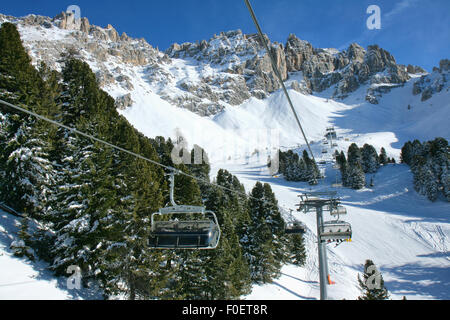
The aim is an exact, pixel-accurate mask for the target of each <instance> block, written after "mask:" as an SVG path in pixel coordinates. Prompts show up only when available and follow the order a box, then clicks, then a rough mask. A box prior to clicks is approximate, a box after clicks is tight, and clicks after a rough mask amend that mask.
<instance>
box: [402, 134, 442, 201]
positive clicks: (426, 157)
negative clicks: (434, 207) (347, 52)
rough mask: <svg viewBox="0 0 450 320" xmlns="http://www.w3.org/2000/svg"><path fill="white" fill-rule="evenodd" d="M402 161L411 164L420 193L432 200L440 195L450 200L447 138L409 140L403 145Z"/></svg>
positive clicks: (416, 188)
mask: <svg viewBox="0 0 450 320" xmlns="http://www.w3.org/2000/svg"><path fill="white" fill-rule="evenodd" d="M401 161H402V162H403V163H406V164H407V165H409V166H410V168H411V171H412V173H413V176H414V188H415V190H416V191H417V192H418V193H419V194H421V195H424V196H426V197H427V198H428V199H430V200H431V201H435V200H437V199H438V198H440V197H442V198H443V199H445V200H447V201H450V174H449V165H450V149H449V146H448V141H447V140H446V139H444V138H441V137H439V138H436V139H434V140H430V141H426V142H424V143H421V142H420V141H419V140H417V139H416V140H414V141H412V142H411V141H408V142H406V143H405V144H404V145H403V147H402V151H401Z"/></svg>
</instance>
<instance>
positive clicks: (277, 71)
mask: <svg viewBox="0 0 450 320" xmlns="http://www.w3.org/2000/svg"><path fill="white" fill-rule="evenodd" d="M244 1H245V4H246V5H247V8H248V11H249V12H250V15H251V16H252V19H253V22H254V24H255V26H256V29H257V30H258V34H259V37H260V39H261V42H262V43H263V45H264V47H265V49H266V51H267V54H268V55H269V57H270V61H271V62H272V68H273V70H274V72H275V75H276V76H277V77H278V80H279V82H280V84H281V87H282V88H283V91H284V94H285V95H286V98H287V100H288V103H289V106H290V107H291V110H292V112H293V113H294V117H295V120H296V122H297V124H298V126H299V128H300V131H301V133H302V135H303V138H304V139H305V142H306V145H307V146H308V149H309V152H310V153H311V157H312V158H313V160H314V162H316V159H315V158H314V153H313V152H312V150H311V146H310V145H309V142H308V139H307V138H306V134H305V132H304V130H303V127H302V125H301V123H300V120H299V118H298V116H297V112H296V111H295V109H294V105H293V104H292V101H291V97H290V96H289V93H288V91H287V89H286V86H285V85H284V82H283V78H282V77H281V74H280V71H279V70H278V67H277V64H276V61H275V58H274V56H273V54H272V51H271V50H270V49H269V46H268V44H267V42H266V39H265V38H264V35H263V32H262V30H261V27H260V25H259V23H258V20H257V19H256V15H255V12H254V11H253V8H252V6H251V4H250V1H249V0H244Z"/></svg>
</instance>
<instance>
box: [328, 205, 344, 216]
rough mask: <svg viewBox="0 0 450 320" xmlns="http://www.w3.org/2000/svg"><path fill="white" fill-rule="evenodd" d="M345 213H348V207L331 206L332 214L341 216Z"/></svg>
mask: <svg viewBox="0 0 450 320" xmlns="http://www.w3.org/2000/svg"><path fill="white" fill-rule="evenodd" d="M343 214H347V209H346V208H345V207H344V206H337V207H335V208H331V210H330V215H332V216H338V215H339V216H340V215H343Z"/></svg>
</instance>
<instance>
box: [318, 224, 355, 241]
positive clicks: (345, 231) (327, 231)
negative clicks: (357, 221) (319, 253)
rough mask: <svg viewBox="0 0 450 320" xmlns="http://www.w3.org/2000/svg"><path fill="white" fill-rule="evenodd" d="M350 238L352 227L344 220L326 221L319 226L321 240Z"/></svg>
mask: <svg viewBox="0 0 450 320" xmlns="http://www.w3.org/2000/svg"><path fill="white" fill-rule="evenodd" d="M351 238H352V227H351V225H350V223H348V222H345V221H326V222H324V223H323V225H322V226H321V227H320V239H321V240H322V241H338V240H349V239H351Z"/></svg>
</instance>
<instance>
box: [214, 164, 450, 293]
mask: <svg viewBox="0 0 450 320" xmlns="http://www.w3.org/2000/svg"><path fill="white" fill-rule="evenodd" d="M219 167H226V168H227V169H228V170H230V171H231V172H232V173H234V174H236V175H237V176H238V177H239V179H240V181H241V182H242V183H244V185H245V186H246V189H247V190H249V189H250V188H252V187H253V185H254V184H255V183H256V181H257V180H259V181H263V182H268V183H270V184H271V186H272V189H273V190H274V192H275V194H276V195H277V198H278V200H279V204H280V205H281V206H282V209H284V210H285V211H287V209H289V208H291V209H295V206H294V205H295V204H296V203H298V201H299V200H298V197H297V195H298V193H299V192H302V191H303V192H305V191H310V190H311V187H310V186H309V185H308V184H307V183H298V182H287V181H285V180H283V179H282V178H273V177H272V176H270V175H269V174H268V173H267V172H266V174H264V173H263V171H262V170H259V168H255V167H254V166H253V164H252V163H251V161H250V164H249V165H248V167H245V168H243V167H242V166H227V164H217V168H219ZM214 169H215V168H214ZM326 173H327V178H326V179H324V180H323V181H321V182H320V184H319V185H318V186H315V187H314V188H313V189H312V190H313V191H325V190H330V189H331V190H333V188H330V185H331V184H332V183H333V182H334V181H333V180H334V173H333V169H332V168H331V167H330V165H327V168H326ZM337 191H338V195H339V196H340V197H342V199H343V204H344V205H345V206H346V207H347V210H348V215H347V216H346V217H344V220H346V221H349V222H350V223H351V224H352V228H353V239H352V242H350V243H343V244H341V245H339V246H338V247H335V246H334V245H328V260H329V271H330V274H331V278H332V280H333V281H335V282H336V284H335V285H332V286H328V294H329V298H330V299H343V298H345V299H355V298H357V297H358V296H359V295H360V292H359V289H358V284H357V274H358V273H360V274H361V273H362V271H363V265H364V261H365V260H366V259H371V260H373V261H374V263H375V264H376V265H377V267H378V268H379V269H380V271H381V273H382V275H383V278H384V280H385V284H386V287H387V288H388V290H389V291H390V293H391V296H392V298H393V299H400V298H402V296H406V297H407V298H408V299H449V298H450V290H449V289H450V255H449V251H448V249H449V247H450V219H449V217H448V214H449V212H450V210H449V209H450V205H449V204H448V203H444V202H437V203H431V202H430V201H428V200H427V199H425V198H424V197H422V196H419V195H417V193H416V192H415V191H414V189H413V186H412V175H411V173H410V172H409V169H408V167H407V166H406V165H388V166H386V167H383V168H381V169H380V170H379V172H378V173H377V174H376V177H375V187H374V188H372V189H362V190H359V191H353V190H351V189H347V188H338V189H337ZM294 216H295V217H296V218H298V219H300V220H301V221H303V222H304V223H306V225H307V226H308V233H307V234H306V237H305V238H306V248H307V253H308V258H307V263H306V266H305V267H302V268H300V267H295V266H292V265H291V266H285V267H284V268H283V270H282V273H283V274H282V276H281V277H280V278H279V279H276V280H275V281H274V283H273V284H267V285H262V286H256V287H255V288H254V289H253V292H252V293H251V294H250V295H249V296H247V297H245V298H246V299H317V298H318V296H319V284H318V282H317V281H318V262H317V243H316V218H315V215H314V214H304V213H297V212H294ZM326 220H331V217H329V216H328V217H326Z"/></svg>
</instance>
